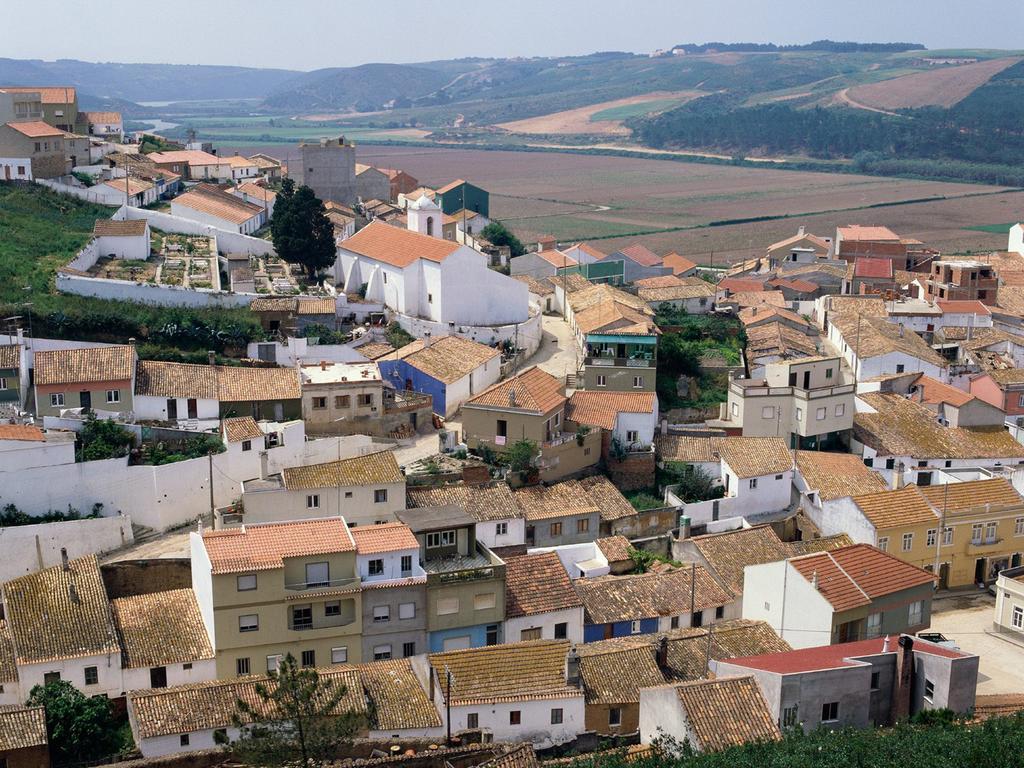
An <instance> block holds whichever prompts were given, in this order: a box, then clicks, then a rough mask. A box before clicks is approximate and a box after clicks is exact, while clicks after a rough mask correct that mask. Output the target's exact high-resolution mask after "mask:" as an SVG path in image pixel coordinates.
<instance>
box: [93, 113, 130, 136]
mask: <svg viewBox="0 0 1024 768" xmlns="http://www.w3.org/2000/svg"><path fill="white" fill-rule="evenodd" d="M84 114H85V119H86V120H87V121H88V123H89V135H90V136H98V137H100V138H102V139H107V140H109V141H116V142H120V141H121V139H122V138H123V137H124V118H123V117H122V116H121V113H120V112H85V113H84Z"/></svg>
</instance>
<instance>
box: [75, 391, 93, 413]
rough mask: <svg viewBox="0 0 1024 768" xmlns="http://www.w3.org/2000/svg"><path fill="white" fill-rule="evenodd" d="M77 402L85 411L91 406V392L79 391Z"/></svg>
mask: <svg viewBox="0 0 1024 768" xmlns="http://www.w3.org/2000/svg"><path fill="white" fill-rule="evenodd" d="M78 403H79V405H81V406H82V411H83V412H87V411H89V410H90V409H91V408H92V392H84V391H83V392H80V393H79V394H78Z"/></svg>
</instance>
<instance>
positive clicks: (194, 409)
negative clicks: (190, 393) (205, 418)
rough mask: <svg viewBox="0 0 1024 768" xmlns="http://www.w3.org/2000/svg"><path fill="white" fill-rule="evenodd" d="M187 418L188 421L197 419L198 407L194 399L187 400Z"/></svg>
mask: <svg viewBox="0 0 1024 768" xmlns="http://www.w3.org/2000/svg"><path fill="white" fill-rule="evenodd" d="M188 417H189V418H190V419H198V418H199V406H198V405H197V404H196V399H195V398H194V397H190V398H189V399H188Z"/></svg>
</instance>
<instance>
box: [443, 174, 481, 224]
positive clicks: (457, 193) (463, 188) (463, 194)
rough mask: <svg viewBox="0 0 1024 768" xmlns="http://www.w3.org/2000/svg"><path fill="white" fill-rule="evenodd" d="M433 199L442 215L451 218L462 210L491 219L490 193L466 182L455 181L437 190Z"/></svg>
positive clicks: (461, 180)
mask: <svg viewBox="0 0 1024 768" xmlns="http://www.w3.org/2000/svg"><path fill="white" fill-rule="evenodd" d="M436 194H437V196H436V197H435V199H434V202H436V203H437V204H438V205H439V206H440V207H441V211H442V212H443V213H446V214H448V215H449V216H453V215H455V214H456V213H458V212H459V211H461V210H462V209H463V208H465V209H466V210H467V211H476V212H477V213H479V214H481V215H482V216H486V217H487V218H490V217H491V193H490V192H488V191H487V190H486V189H480V187H477V186H475V185H473V184H470V183H469V182H468V181H465V180H463V179H456V180H455V181H453V182H451V183H450V184H445V185H444V186H443V187H441V188H440V189H439V190H437V193H436Z"/></svg>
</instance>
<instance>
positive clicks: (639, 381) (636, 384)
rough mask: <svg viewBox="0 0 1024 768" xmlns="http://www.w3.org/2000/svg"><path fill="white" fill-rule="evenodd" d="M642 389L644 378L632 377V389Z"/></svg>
mask: <svg viewBox="0 0 1024 768" xmlns="http://www.w3.org/2000/svg"><path fill="white" fill-rule="evenodd" d="M643 388H644V377H643V376H634V377H633V389H643Z"/></svg>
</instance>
